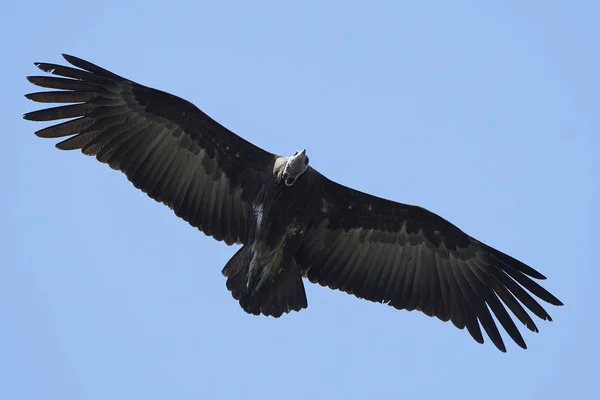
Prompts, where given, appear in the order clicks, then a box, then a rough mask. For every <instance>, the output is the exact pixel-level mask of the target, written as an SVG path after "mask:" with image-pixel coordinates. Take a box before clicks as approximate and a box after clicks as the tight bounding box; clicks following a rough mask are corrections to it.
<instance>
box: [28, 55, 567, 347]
mask: <svg viewBox="0 0 600 400" xmlns="http://www.w3.org/2000/svg"><path fill="white" fill-rule="evenodd" d="M63 56H64V58H65V59H66V60H67V61H68V62H69V63H70V64H72V65H73V67H71V66H64V65H57V64H51V63H42V62H38V63H35V65H36V66H37V67H38V68H39V69H41V70H42V71H44V72H47V73H49V74H50V75H45V76H29V77H28V78H27V79H28V80H29V82H31V83H32V84H34V85H37V86H41V87H43V88H48V89H53V90H50V91H42V92H36V93H30V94H27V95H26V97H27V98H28V99H30V100H33V101H36V102H40V103H72V104H67V105H62V106H57V107H53V108H46V109H42V110H38V111H33V112H30V113H27V114H25V115H24V118H25V119H27V120H31V121H56V120H62V119H68V120H67V121H64V122H61V123H57V124H55V125H51V126H49V127H46V128H44V129H41V130H39V131H37V132H36V135H37V136H39V137H42V138H65V139H64V140H62V141H61V142H59V143H57V144H56V147H57V148H59V149H61V150H76V149H77V150H81V151H82V152H83V153H84V154H86V155H90V156H95V157H96V159H97V160H98V161H100V162H102V163H105V164H108V165H109V166H110V167H111V168H113V169H115V170H120V171H121V172H123V173H124V174H125V175H126V176H127V178H128V179H129V180H130V181H131V182H132V183H133V185H134V186H135V187H137V188H138V189H141V190H142V191H144V192H145V193H146V194H148V196H150V197H151V198H153V199H154V200H156V201H159V202H162V203H164V204H165V205H167V206H168V207H170V208H171V209H172V210H173V211H174V212H175V214H176V215H177V216H178V217H180V218H182V219H184V220H186V221H187V222H188V223H189V224H190V225H192V226H194V227H196V228H198V229H199V230H201V231H202V232H204V233H205V234H206V235H208V236H212V237H213V238H215V239H216V240H219V241H224V242H225V243H227V244H228V245H232V244H241V245H242V247H241V248H240V249H239V250H238V251H237V252H236V253H235V255H234V256H233V257H232V258H231V259H230V260H229V262H227V264H226V265H225V267H224V268H223V275H225V277H226V278H227V282H226V284H227V289H229V290H230V291H231V294H232V296H233V297H234V298H235V299H236V300H238V301H239V304H240V306H241V307H242V308H243V309H244V310H245V311H246V312H247V313H251V314H255V315H260V314H263V315H267V316H273V317H280V316H281V315H282V314H284V313H288V312H290V311H292V310H293V311H300V310H302V309H303V308H306V307H307V306H308V303H307V299H306V293H305V290H304V283H303V279H302V278H303V277H305V278H307V279H308V281H310V282H312V283H318V284H320V285H323V286H327V287H329V288H331V289H338V290H342V291H344V292H347V293H350V294H353V295H355V296H357V297H359V298H363V299H367V300H370V301H373V302H380V303H385V304H388V305H390V306H392V307H394V308H396V309H404V310H409V311H412V310H419V311H421V312H423V313H424V314H426V315H428V316H431V317H433V316H435V317H437V318H439V319H440V320H442V321H452V323H453V324H454V325H455V326H456V327H457V328H459V329H464V328H467V330H468V332H469V333H470V334H471V336H472V337H473V339H475V340H476V341H477V342H479V343H483V341H484V339H483V335H482V332H481V327H483V329H484V330H485V332H486V333H487V335H488V336H489V338H490V339H491V341H492V342H493V343H494V345H495V346H496V347H497V348H498V349H499V350H501V351H503V352H504V351H506V347H505V345H504V342H503V339H502V336H501V335H500V332H499V330H498V326H497V325H496V322H495V321H494V319H493V317H492V314H493V315H494V316H495V318H496V319H497V321H498V322H499V323H500V325H501V326H502V327H503V328H504V330H505V331H506V333H508V335H509V336H510V337H511V338H512V340H514V342H515V343H516V344H517V345H519V346H520V347H522V348H527V347H526V344H525V341H524V340H523V337H522V336H521V333H520V332H519V330H518V328H517V326H516V325H515V322H514V320H513V318H512V317H511V316H510V315H509V313H508V311H507V309H508V310H510V311H511V312H512V314H513V316H514V317H516V318H517V319H518V320H519V321H520V322H521V323H522V324H524V325H525V326H526V327H527V328H528V329H530V330H531V331H534V332H537V331H538V328H537V326H536V324H535V323H534V321H533V319H532V317H531V315H530V312H531V313H533V314H535V315H536V316H537V317H538V318H540V319H542V320H548V321H551V320H552V319H551V317H550V315H549V314H548V313H547V312H546V310H545V309H544V308H543V307H542V306H541V305H540V303H539V302H538V301H537V300H536V297H537V298H538V299H541V300H543V301H544V302H547V303H550V304H552V305H557V306H558V305H562V303H561V302H560V300H558V299H557V298H556V297H555V296H553V295H552V294H551V293H550V292H548V291H547V290H546V289H544V288H543V287H542V286H540V285H539V284H538V283H537V282H536V281H535V280H534V279H536V280H541V279H546V278H545V277H544V275H542V274H541V273H539V272H538V271H536V270H535V269H533V268H531V267H530V266H528V265H526V264H524V263H523V262H521V261H518V260H516V259H515V258H513V257H511V256H509V255H507V254H505V253H503V252H501V251H499V250H496V249H494V248H492V247H490V246H488V245H487V244H485V243H482V242H480V241H478V240H477V239H475V238H473V237H471V236H469V235H468V234H466V233H465V232H463V231H462V230H461V229H459V228H458V227H456V226H455V225H453V224H452V223H450V222H449V221H447V220H445V219H444V218H442V217H440V216H438V215H436V214H434V213H433V212H431V211H428V210H426V209H424V208H421V207H418V206H414V205H408V204H402V203H397V202H394V201H391V200H386V199H383V198H380V197H376V196H372V195H369V194H366V193H363V192H360V191H358V190H355V189H351V188H349V187H346V186H343V185H341V184H339V183H336V182H334V181H332V180H330V179H328V178H327V177H325V176H323V175H322V174H320V173H319V172H318V171H317V170H316V169H314V168H313V167H312V166H311V165H309V157H308V155H307V153H306V150H298V151H296V152H294V153H293V154H291V155H290V156H287V157H286V156H281V155H277V154H273V153H270V152H268V151H266V150H263V149H262V148H260V147H258V146H255V145H254V144H252V143H250V142H248V141H246V140H244V139H243V138H241V137H240V136H238V135H236V134H235V133H233V132H231V131H230V130H228V129H227V128H225V127H224V126H223V125H221V124H219V123H218V122H216V121H215V120H213V119H212V118H210V117H209V116H208V115H207V114H205V113H204V112H202V111H201V110H200V109H198V108H197V107H196V106H194V105H193V104H191V103H190V102H188V101H186V100H184V99H181V98H179V97H176V96H174V95H172V94H169V93H166V92H163V91H160V90H156V89H153V88H150V87H147V86H144V85H141V84H138V83H136V82H133V81H131V80H129V79H127V78H124V77H121V76H119V75H116V74H114V73H112V72H110V71H108V70H106V69H104V68H101V67H99V66H97V65H94V64H92V63H90V62H88V61H85V60H82V59H80V58H77V57H73V56H69V55H63ZM528 311H529V312H528Z"/></svg>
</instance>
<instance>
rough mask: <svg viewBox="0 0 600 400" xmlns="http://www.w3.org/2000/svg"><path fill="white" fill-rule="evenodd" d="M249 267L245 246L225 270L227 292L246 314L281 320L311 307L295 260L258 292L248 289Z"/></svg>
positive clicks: (248, 254)
mask: <svg viewBox="0 0 600 400" xmlns="http://www.w3.org/2000/svg"><path fill="white" fill-rule="evenodd" d="M249 266H250V251H249V249H248V248H247V247H246V246H244V247H242V248H241V249H240V250H238V252H237V253H235V255H234V256H233V257H232V258H231V260H229V262H228V263H227V265H225V267H224V268H223V275H225V276H226V277H227V289H229V290H230V291H231V295H232V296H233V298H234V299H236V300H239V303H240V306H241V307H242V308H243V309H244V311H246V312H247V313H249V314H254V315H260V314H264V315H267V316H272V317H275V318H278V317H280V316H282V315H283V314H284V313H289V312H290V311H300V310H302V309H303V308H306V307H308V302H307V300H306V292H305V291H304V283H303V282H302V276H301V275H300V271H299V270H298V266H297V265H296V262H295V261H294V259H293V258H292V259H291V260H290V262H289V263H288V264H287V265H285V266H284V268H283V269H282V270H281V272H280V273H279V274H278V275H277V276H276V277H275V278H274V279H273V280H267V281H266V282H265V283H264V284H263V285H262V286H260V288H259V289H258V290H252V289H250V290H249V289H248V286H247V283H248V270H249Z"/></svg>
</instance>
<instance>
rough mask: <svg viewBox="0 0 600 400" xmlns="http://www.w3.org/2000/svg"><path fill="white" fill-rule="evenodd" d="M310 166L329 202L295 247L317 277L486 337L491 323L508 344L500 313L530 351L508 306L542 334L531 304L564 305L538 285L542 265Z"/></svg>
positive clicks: (307, 271) (539, 311)
mask: <svg viewBox="0 0 600 400" xmlns="http://www.w3.org/2000/svg"><path fill="white" fill-rule="evenodd" d="M309 173H310V174H311V178H310V179H311V180H312V181H311V182H313V187H315V188H316V189H315V190H316V194H317V195H320V196H321V199H320V200H321V201H322V202H323V204H327V205H328V207H325V208H324V209H323V210H321V213H320V214H318V215H317V216H315V217H314V220H313V221H311V222H310V223H309V226H308V231H307V234H306V239H305V240H304V242H303V243H302V245H301V248H300V250H299V251H298V253H297V254H296V261H297V263H298V265H300V266H301V268H302V271H303V274H304V275H305V276H306V277H307V278H308V279H309V280H310V281H311V282H314V283H319V284H321V285H326V286H328V287H330V288H332V289H339V290H342V291H345V292H347V293H352V294H354V295H356V296H357V297H361V298H365V299H368V300H371V301H376V302H382V303H386V304H389V305H391V306H393V307H395V308H397V309H406V310H420V311H422V312H423V313H425V314H426V315H429V316H435V317H437V318H439V319H441V320H442V321H452V323H453V324H454V325H455V326H456V327H457V328H459V329H464V328H466V329H467V331H468V332H469V333H470V335H471V336H472V337H473V339H475V340H476V341H477V342H479V343H483V341H484V338H483V334H482V330H481V328H483V330H484V331H485V332H486V334H487V336H488V337H489V338H490V340H491V341H492V343H494V345H495V346H496V347H497V348H498V349H499V350H501V351H506V346H505V344H504V341H503V339H502V336H501V334H500V331H499V329H498V326H497V325H496V321H495V320H494V317H495V318H496V320H497V321H498V322H499V323H500V325H501V327H502V328H503V330H504V331H505V332H506V333H507V334H508V335H509V337H510V338H511V339H512V340H513V341H514V342H515V343H516V344H517V345H519V346H520V347H522V348H526V344H525V341H524V339H523V337H522V335H521V333H520V332H519V329H518V328H517V326H516V325H515V322H514V321H513V319H512V317H511V315H510V314H509V312H508V311H509V310H510V312H512V314H513V315H514V316H515V317H516V318H517V319H518V320H519V321H521V322H522V323H523V324H524V325H525V326H526V327H527V328H528V329H530V330H532V331H534V332H537V327H536V325H535V323H534V322H533V320H532V319H531V317H530V315H529V313H528V311H530V312H532V313H533V314H535V315H536V316H538V317H539V318H541V319H544V320H551V318H550V315H548V313H547V312H546V311H545V310H544V308H543V307H542V306H541V305H540V304H539V303H538V302H537V301H536V300H535V299H534V298H533V296H536V297H537V298H539V299H541V300H543V301H545V302H547V303H550V304H553V305H562V303H561V302H560V300H558V299H557V298H556V297H555V296H554V295H552V294H551V293H550V292H549V291H547V290H546V289H544V288H543V287H542V286H540V285H539V284H538V283H536V282H534V280H533V279H545V277H544V276H543V275H542V274H540V273H539V272H538V271H536V270H535V269H533V268H531V267H530V266H528V265H526V264H524V263H522V262H521V261H518V260H516V259H514V258H512V257H510V256H508V255H506V254H504V253H502V252H500V251H498V250H496V249H494V248H492V247H490V246H488V245H486V244H484V243H482V242H480V241H478V240H476V239H474V238H472V237H470V236H469V235H467V234H466V233H464V232H463V231H462V230H460V229H459V228H458V227H456V226H454V225H452V224H451V223H450V222H448V221H446V220H444V219H443V218H441V217H439V216H437V215H435V214H434V213H432V212H430V211H427V210H425V209H423V208H420V207H415V206H410V205H406V204H400V203H395V202H392V201H389V200H385V199H382V198H378V197H375V196H371V195H368V194H365V193H361V192H358V191H356V190H353V189H350V188H347V187H344V186H342V185H339V184H337V183H335V182H333V181H330V180H328V179H327V178H325V177H324V176H322V175H321V174H319V173H318V172H317V171H315V170H314V169H309ZM492 314H493V316H492Z"/></svg>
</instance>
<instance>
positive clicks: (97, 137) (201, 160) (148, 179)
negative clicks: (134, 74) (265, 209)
mask: <svg viewBox="0 0 600 400" xmlns="http://www.w3.org/2000/svg"><path fill="white" fill-rule="evenodd" d="M64 58H65V59H66V60H67V61H68V62H69V63H70V64H72V65H73V67H71V66H65V65H58V64H52V63H36V66H37V67H38V68H40V69H41V70H42V71H45V72H47V73H49V74H51V75H53V76H30V77H28V78H27V79H28V80H29V81H30V82H31V83H32V84H34V85H36V86H39V87H43V88H47V89H52V90H49V91H43V92H34V93H30V94H28V95H26V97H27V98H28V99H30V100H33V101H36V102H39V103H71V104H65V105H59V106H57V107H52V108H46V109H42V110H37V111H33V112H30V113H27V114H25V115H24V118H25V119H28V120H33V121H55V120H61V119H68V118H73V119H71V120H68V121H64V122H59V123H56V124H55V125H52V126H49V127H46V128H44V129H41V130H38V131H37V132H36V135H37V136H39V137H42V138H58V137H65V139H64V140H63V141H61V142H59V143H58V144H57V145H56V147H58V148H59V149H61V150H75V149H80V150H81V151H82V152H83V153H84V154H86V155H92V156H96V158H97V159H98V161H100V162H102V163H106V164H108V165H109V166H110V167H111V168H113V169H118V170H121V171H122V172H123V173H125V175H126V176H127V178H128V179H129V180H130V181H131V182H132V183H133V185H134V186H135V187H137V188H138V189H141V190H142V191H144V192H146V193H147V194H148V195H149V196H150V197H151V198H153V199H155V200H156V201H159V202H163V203H165V204H166V205H168V206H169V207H170V208H172V209H173V210H174V212H175V214H176V215H177V216H179V217H181V218H183V219H184V220H186V221H188V222H189V223H190V224H191V225H192V226H195V227H197V228H199V229H201V230H203V231H204V233H206V234H207V235H212V236H214V237H215V238H216V239H218V240H224V241H225V242H227V243H228V244H233V243H236V242H237V243H245V242H246V241H247V238H248V234H249V229H250V226H251V221H250V220H249V219H250V218H251V217H252V214H251V201H252V199H253V198H254V195H255V194H256V191H257V190H258V188H259V186H260V182H261V179H262V174H264V173H265V171H270V170H272V166H273V162H274V159H275V155H274V154H272V153H269V152H266V151H264V150H263V149H261V148H259V147H257V146H254V145H253V144H251V143H249V142H247V141H246V140H244V139H242V138H241V137H239V136H237V135H236V134H234V133H233V132H231V131H229V130H228V129H226V128H225V127H223V126H222V125H220V124H219V123H217V122H216V121H214V120H213V119H211V118H210V117H209V116H208V115H206V114H205V113H204V112H202V111H201V110H199V109H198V108H197V107H195V106H194V105H192V104H191V103H189V102H187V101H186V100H183V99H181V98H179V97H176V96H173V95H171V94H169V93H166V92H162V91H159V90H156V89H152V88H149V87H146V86H143V85H140V84H138V83H135V82H133V81H130V80H128V79H126V78H123V77H121V76H119V75H117V74H114V73H112V72H110V71H108V70H106V69H104V68H101V67H99V66H97V65H94V64H92V63H90V62H88V61H85V60H82V59H80V58H77V57H73V56H69V55H64Z"/></svg>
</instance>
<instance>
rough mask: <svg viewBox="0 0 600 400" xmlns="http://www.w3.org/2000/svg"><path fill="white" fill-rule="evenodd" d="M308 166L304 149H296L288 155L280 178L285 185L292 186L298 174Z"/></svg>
mask: <svg viewBox="0 0 600 400" xmlns="http://www.w3.org/2000/svg"><path fill="white" fill-rule="evenodd" d="M307 168H308V156H307V155H306V149H305V150H302V151H300V150H298V151H296V152H295V153H294V154H292V155H291V156H290V157H288V159H287V161H286V163H285V167H284V168H283V174H282V176H281V178H282V179H283V183H285V184H286V186H292V185H293V184H294V183H296V180H297V179H298V177H299V176H300V175H302V174H303V173H304V171H306V169H307Z"/></svg>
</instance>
